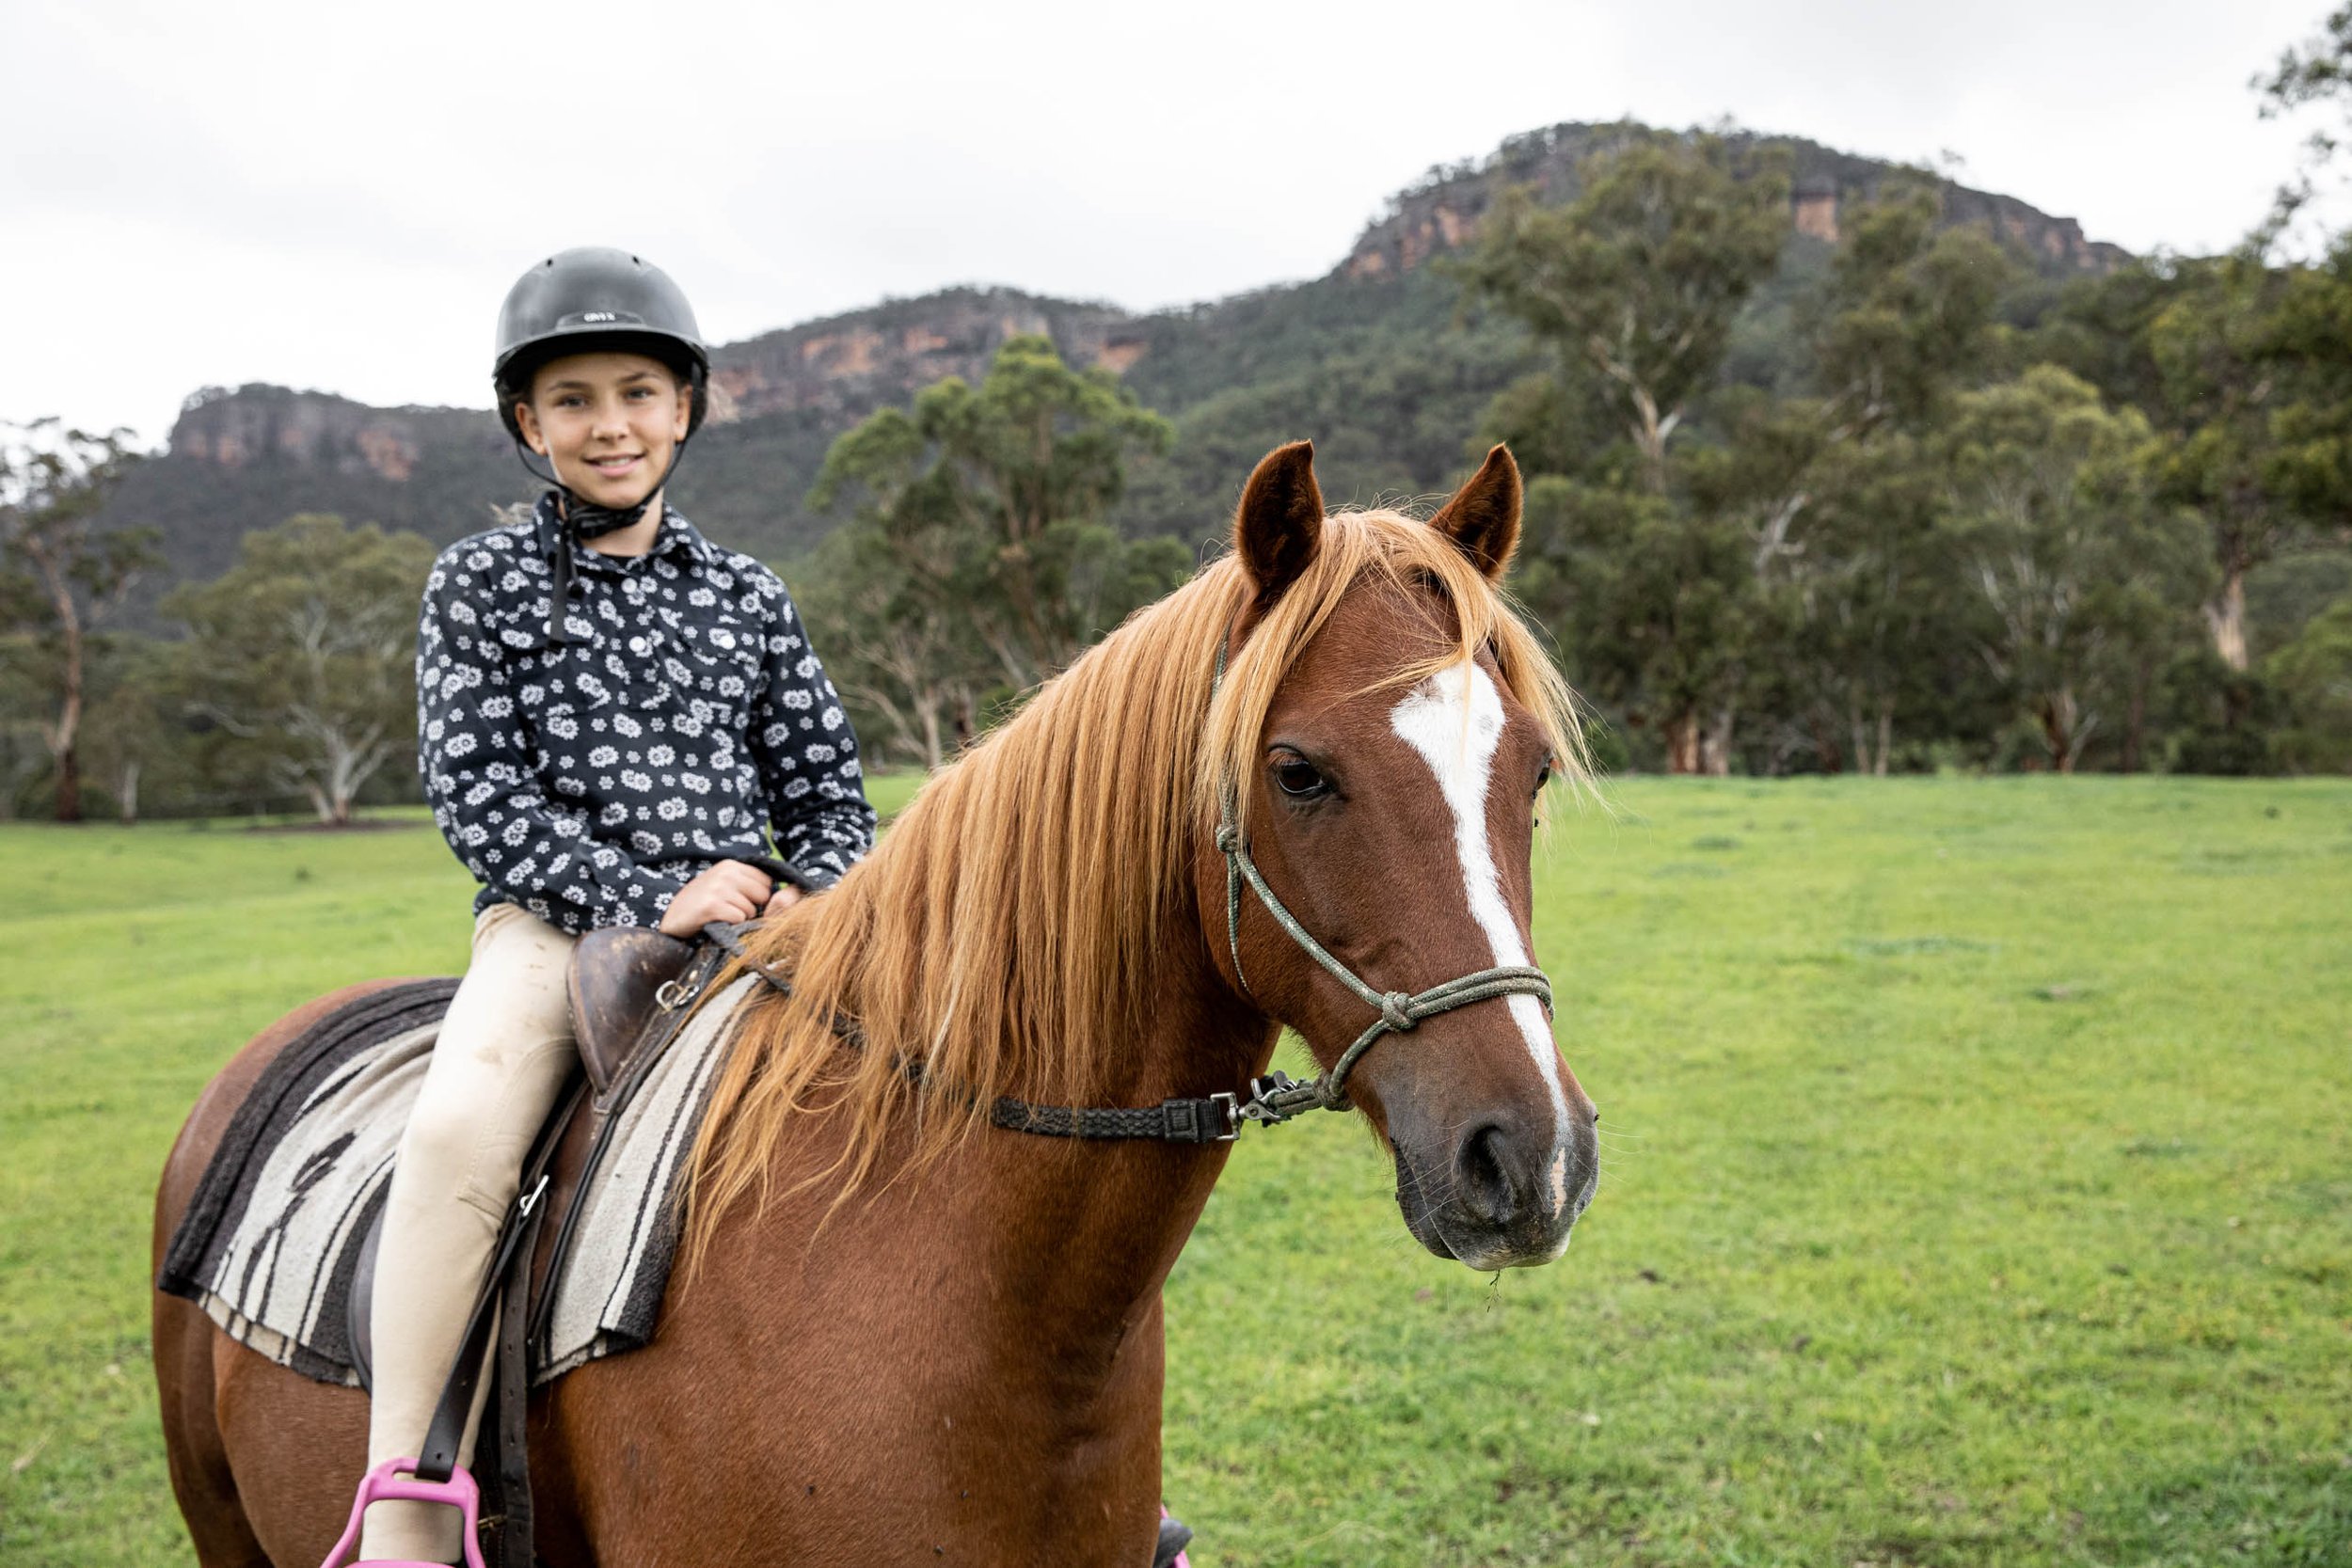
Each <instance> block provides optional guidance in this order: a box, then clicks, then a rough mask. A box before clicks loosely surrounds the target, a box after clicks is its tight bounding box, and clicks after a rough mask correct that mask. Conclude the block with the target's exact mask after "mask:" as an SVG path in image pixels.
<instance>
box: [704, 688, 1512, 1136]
mask: <svg viewBox="0 0 2352 1568" xmlns="http://www.w3.org/2000/svg"><path fill="white" fill-rule="evenodd" d="M1224 684H1225V650H1224V648H1223V647H1222V646H1220V647H1219V648H1218V649H1217V652H1216V678H1215V679H1214V681H1212V683H1211V684H1210V687H1209V700H1210V701H1211V702H1212V703H1214V702H1215V701H1216V693H1217V691H1218V690H1219V689H1222V688H1223V686H1224ZM1235 801H1236V791H1235V787H1234V785H1233V784H1232V782H1231V781H1228V783H1227V784H1226V787H1225V790H1224V793H1223V794H1222V796H1221V797H1220V798H1219V800H1218V802H1217V823H1216V847H1217V849H1218V850H1219V851H1220V852H1221V853H1222V854H1223V855H1224V856H1225V942H1226V946H1227V949H1228V951H1230V952H1231V953H1232V959H1233V978H1234V979H1235V980H1237V981H1239V982H1240V984H1241V988H1242V991H1243V994H1245V995H1248V991H1249V979H1248V975H1246V974H1243V972H1242V966H1241V895H1242V888H1243V886H1244V884H1245V883H1246V884H1247V885H1248V888H1249V890H1250V891H1251V892H1253V893H1255V894H1256V895H1258V901H1259V902H1260V903H1262V904H1263V905H1264V906H1265V908H1266V912H1267V913H1268V914H1271V915H1272V916H1274V919H1275V923H1276V924H1277V925H1279V926H1280V927H1281V928H1282V930H1283V931H1284V932H1286V933H1287V934H1288V935H1289V937H1290V939H1291V940H1292V941H1293V942H1296V943H1297V944H1298V945H1299V946H1300V947H1302V948H1304V949H1305V950H1306V953H1307V956H1308V957H1309V958H1312V959H1314V960H1315V962H1317V963H1318V964H1321V965H1322V966H1323V967H1324V969H1325V970H1326V971H1327V972H1328V973H1329V974H1331V975H1332V976H1333V977H1334V978H1335V979H1337V980H1338V981H1339V982H1340V983H1341V984H1342V985H1343V986H1345V987H1347V989H1348V990H1351V991H1354V992H1355V993H1356V995H1357V996H1358V997H1359V998H1361V999H1362V1001H1363V1003H1364V1004H1365V1006H1369V1007H1371V1008H1372V1009H1373V1010H1374V1011H1375V1012H1376V1013H1378V1014H1379V1015H1380V1016H1379V1017H1377V1018H1375V1019H1374V1020H1373V1022H1372V1024H1371V1026H1370V1027H1369V1028H1367V1029H1365V1031H1364V1032H1363V1033H1362V1034H1360V1035H1359V1036H1357V1037H1356V1039H1355V1042H1354V1043H1353V1044H1351V1045H1350V1046H1348V1048H1347V1049H1346V1050H1345V1051H1343V1052H1342V1053H1340V1059H1339V1060H1338V1061H1337V1062H1335V1063H1333V1064H1332V1066H1331V1070H1330V1071H1328V1072H1325V1073H1321V1074H1318V1075H1317V1076H1316V1077H1314V1078H1312V1079H1311V1080H1309V1081H1308V1082H1306V1083H1303V1084H1302V1083H1298V1082H1296V1081H1295V1080H1294V1079H1293V1078H1292V1077H1291V1076H1290V1075H1289V1074H1288V1073H1285V1072H1269V1073H1267V1074H1265V1075H1264V1076H1263V1077H1261V1078H1253V1079H1251V1080H1250V1081H1249V1086H1248V1088H1247V1089H1244V1090H1242V1091H1240V1092H1238V1093H1235V1092H1232V1091H1220V1092H1219V1093H1216V1094H1212V1095H1206V1096H1203V1097H1200V1098H1198V1099H1177V1100H1163V1101H1160V1102H1159V1103H1158V1104H1157V1105H1144V1106H1131V1105H1097V1106H1085V1105H1032V1104H1030V1103H1029V1102H1028V1101H1023V1100H1015V1099H1013V1098H1012V1097H1010V1096H1009V1095H1006V1096H1000V1097H999V1098H998V1099H997V1100H996V1101H994V1102H993V1104H992V1105H990V1107H989V1117H988V1119H989V1121H990V1123H991V1125H993V1126H996V1127H1002V1128H1005V1129H1007V1130H1009V1131H1010V1132H1030V1133H1035V1134H1037V1135H1038V1136H1040V1137H1048V1138H1096V1139H1134V1138H1149V1139H1154V1140H1157V1141H1159V1142H1163V1143H1181V1144H1207V1143H1231V1142H1232V1141H1233V1140H1234V1139H1235V1138H1237V1137H1239V1136H1240V1135H1241V1129H1242V1124H1243V1123H1244V1122H1248V1121H1254V1122H1259V1123H1262V1124H1263V1125H1265V1126H1268V1127H1273V1126H1277V1125H1279V1124H1280V1123H1282V1122H1285V1121H1288V1120H1290V1119H1291V1118H1292V1117H1297V1116H1303V1115H1305V1114H1306V1113H1307V1112H1309V1111H1349V1110H1353V1109H1355V1106H1354V1104H1353V1103H1352V1102H1351V1101H1349V1100H1348V1098H1347V1077H1348V1074H1349V1073H1351V1072H1353V1071H1354V1070H1355V1069H1356V1064H1357V1063H1358V1062H1359V1061H1361V1060H1362V1059H1363V1056H1364V1053H1366V1052H1368V1051H1370V1050H1371V1049H1372V1048H1373V1046H1374V1045H1375V1044H1377V1043H1378V1041H1379V1039H1380V1037H1381V1036H1383V1035H1387V1034H1398V1035H1402V1034H1409V1033H1411V1032H1412V1030H1413V1029H1415V1028H1416V1027H1418V1026H1419V1025H1420V1023H1421V1021H1422V1019H1425V1018H1434V1017H1436V1016H1437V1015H1438V1014H1439V1013H1447V1012H1452V1011H1453V1010H1454V1008H1456V1007H1467V1006H1470V1005H1471V1004H1472V1003H1475V1002H1487V1001H1492V1000H1493V999H1494V998H1496V997H1499V996H1533V997H1534V998H1536V999H1537V1000H1538V1001H1540V1002H1541V1003H1542V1004H1543V1006H1544V1012H1545V1014H1546V1015H1547V1016H1549V1014H1550V1012H1551V981H1550V979H1549V977H1548V976H1547V975H1546V974H1544V972H1543V971H1542V970H1540V969H1537V968H1536V967H1534V965H1533V964H1497V965H1496V966H1494V967H1493V968H1491V969H1481V970H1474V971H1472V972H1471V973H1470V974H1463V975H1459V976H1456V977H1455V978H1454V979H1451V980H1446V981H1443V982H1440V983H1439V984H1438V985H1434V986H1432V987H1430V988H1429V989H1428V990H1424V991H1422V992H1420V993H1418V994H1415V995H1407V994H1406V992H1404V991H1401V990H1391V991H1383V990H1375V989H1374V988H1373V987H1372V986H1371V985H1370V984H1368V983H1367V982H1366V981H1365V980H1364V979H1363V978H1362V977H1361V976H1360V975H1359V974H1357V973H1356V972H1355V971H1354V970H1352V969H1349V968H1348V967H1347V966H1346V965H1345V964H1343V963H1342V962H1340V960H1339V959H1337V958H1333V957H1332V956H1331V953H1330V951H1329V949H1327V948H1326V947H1325V946H1324V945H1323V943H1321V942H1317V941H1316V940H1315V939H1314V938H1313V937H1312V936H1311V935H1310V934H1309V933H1308V930H1307V928H1306V927H1304V926H1302V925H1300V924H1299V921H1298V917H1297V916H1296V915H1295V914H1293V913H1291V911H1290V910H1289V909H1288V908H1287V907H1286V906H1285V905H1284V904H1283V902H1282V900H1281V899H1279V898H1278V897H1277V896H1275V893H1274V890H1273V889H1272V888H1271V887H1269V886H1267V885H1266V879H1265V877H1264V874H1263V873H1262V872H1261V871H1259V869H1258V863H1257V862H1255V861H1253V860H1251V859H1250V858H1249V848H1248V844H1247V843H1246V842H1245V841H1244V840H1243V838H1242V833H1241V827H1240V825H1239V823H1238V822H1237V821H1236V820H1235V816H1236V806H1235ZM741 932H742V927H737V926H728V925H725V924H722V923H713V924H711V925H708V926H706V927H703V935H704V936H706V937H707V938H709V939H710V940H711V941H712V942H716V943H717V944H718V945H719V947H720V948H721V949H722V950H723V951H724V952H725V953H726V954H727V956H728V957H729V958H734V959H736V960H737V961H738V962H739V963H741V964H742V965H743V967H744V968H745V969H747V970H749V971H750V972H751V973H752V974H756V975H757V976H758V977H759V978H760V979H761V980H762V981H764V982H766V984H767V985H768V986H769V987H770V988H771V989H772V990H775V991H777V992H778V993H779V994H781V995H784V996H787V997H789V996H790V995H791V994H792V982H791V979H790V978H789V977H788V976H787V975H784V974H779V973H778V972H777V971H776V970H775V969H773V968H771V966H769V965H767V964H764V963H762V962H760V961H759V960H758V959H757V958H753V957H752V955H751V953H750V951H749V950H748V949H746V948H745V947H744V945H743V940H742V935H741ZM1253 1000H1254V998H1253ZM832 1029H833V1032H834V1037H836V1038H838V1039H840V1040H841V1041H842V1042H843V1043H844V1044H847V1045H849V1046H850V1047H852V1048H854V1049H856V1050H858V1051H861V1052H862V1051H864V1050H865V1049H866V1031H865V1030H864V1029H863V1028H862V1027H861V1026H860V1025H859V1024H858V1022H857V1021H856V1020H855V1019H852V1018H847V1017H844V1016H843V1015H842V1014H840V1013H835V1014H834V1016H833V1020H832ZM900 1070H901V1071H903V1072H904V1073H905V1074H906V1075H907V1077H908V1079H909V1080H910V1081H912V1082H914V1083H915V1084H922V1083H924V1082H925V1079H924V1075H923V1068H922V1064H921V1063H919V1062H904V1063H902V1064H901V1065H900Z"/></svg>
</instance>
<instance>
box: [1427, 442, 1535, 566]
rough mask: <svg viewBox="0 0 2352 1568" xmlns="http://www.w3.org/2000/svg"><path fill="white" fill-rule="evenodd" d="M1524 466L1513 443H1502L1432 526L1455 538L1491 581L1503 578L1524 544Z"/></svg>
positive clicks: (1436, 517) (1488, 454) (1455, 541)
mask: <svg viewBox="0 0 2352 1568" xmlns="http://www.w3.org/2000/svg"><path fill="white" fill-rule="evenodd" d="M1519 499H1520V492H1519V466H1518V464H1517V463H1516V462H1514V461H1512V458H1511V449H1510V448H1509V447H1497V448H1495V449H1494V450H1493V451H1489V452H1488V453H1487V454H1486V462H1484V463H1482V464H1480V465H1479V468H1478V471H1477V472H1476V473H1474V474H1472V475H1470V483H1468V484H1465V485H1463V486H1462V487H1461V488H1460V489H1459V490H1456V491H1454V499H1452V500H1450V501H1448V502H1446V503H1445V505H1444V506H1442V507H1440V508H1439V509H1438V515H1436V516H1434V517H1432V518H1430V519H1429V526H1430V527H1431V528H1434V529H1436V530H1437V531H1438V532H1440V533H1442V534H1444V535H1445V536H1446V537H1447V538H1449V539H1451V540H1453V541H1454V548H1456V549H1458V550H1460V551H1461V552H1462V553H1463V554H1464V555H1466V556H1468V557H1469V558H1470V564H1471V565H1473V566H1475V567H1477V568H1478V569H1479V570H1480V571H1481V572H1484V573H1485V574H1486V580H1487V581H1488V582H1501V581H1502V574H1503V573H1504V572H1505V571H1507V570H1509V569H1510V565H1511V552H1512V551H1513V550H1516V549H1518V547H1519Z"/></svg>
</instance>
